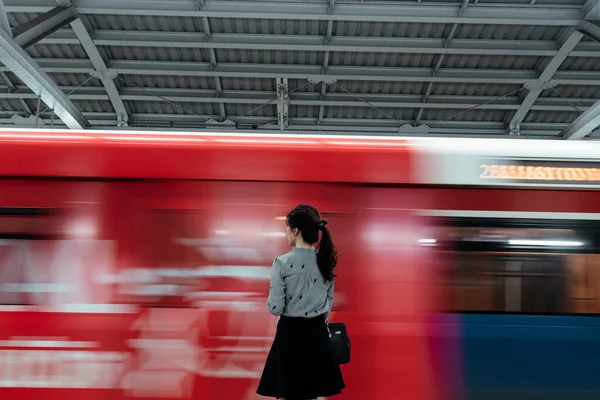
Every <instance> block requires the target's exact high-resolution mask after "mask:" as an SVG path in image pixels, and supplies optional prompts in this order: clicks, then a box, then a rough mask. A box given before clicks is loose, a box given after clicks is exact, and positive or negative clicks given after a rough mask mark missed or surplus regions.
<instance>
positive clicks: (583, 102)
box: [0, 86, 596, 112]
mask: <svg viewBox="0 0 600 400" xmlns="http://www.w3.org/2000/svg"><path fill="white" fill-rule="evenodd" d="M61 89H62V91H63V92H72V93H71V94H70V95H69V98H70V99H71V100H96V101H108V100H110V99H109V96H108V95H107V94H106V92H105V90H104V88H102V87H84V88H79V89H77V87H73V86H63V87H61ZM75 89H77V90H75ZM120 93H121V98H122V99H123V100H124V101H144V102H146V101H155V102H160V101H164V100H165V99H166V100H168V101H172V102H180V103H208V104H210V103H214V104H222V105H224V104H252V105H260V104H265V102H268V101H269V100H272V99H274V97H276V96H277V93H276V92H273V91H267V90H264V91H255V90H224V91H221V92H220V93H219V92H218V91H216V90H211V89H172V88H149V87H146V88H134V87H124V88H122V89H121V90H120ZM158 96H160V97H158ZM356 96H359V97H360V98H361V99H363V100H365V101H368V102H369V103H371V104H373V105H375V106H376V107H382V108H420V107H424V108H425V109H448V110H456V109H467V108H471V107H474V106H476V105H480V106H479V107H478V108H479V109H481V110H516V109H517V108H518V107H519V105H520V101H519V98H518V97H516V96H512V97H506V98H503V99H497V101H494V102H492V100H494V99H496V98H495V97H493V96H454V95H451V96H446V95H431V96H429V102H428V103H427V104H422V103H421V97H422V96H421V95H419V94H414V95H407V94H370V93H356V95H354V94H348V93H335V92H330V93H328V94H326V95H325V96H321V94H320V93H318V92H294V93H293V94H292V95H291V103H292V104H293V105H303V106H318V107H325V106H327V107H365V103H364V102H361V101H358V100H357V99H356ZM36 98H37V96H36V95H35V94H34V93H32V92H31V91H29V90H28V89H27V88H26V87H22V86H17V87H14V88H13V91H12V92H10V93H9V92H6V93H3V92H0V99H28V100H34V99H36ZM595 101H596V100H595V99H581V98H568V99H564V100H563V99H562V98H559V97H550V98H541V99H540V100H539V101H538V102H537V103H536V104H535V105H534V108H533V109H534V110H536V111H566V112H568V111H573V106H577V107H582V108H584V107H589V106H591V105H593V104H594V102H595ZM276 102H277V101H276V100H273V101H272V104H276Z"/></svg>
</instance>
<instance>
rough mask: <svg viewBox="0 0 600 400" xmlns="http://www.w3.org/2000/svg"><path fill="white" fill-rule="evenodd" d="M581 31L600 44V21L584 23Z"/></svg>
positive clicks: (580, 28)
mask: <svg viewBox="0 0 600 400" xmlns="http://www.w3.org/2000/svg"><path fill="white" fill-rule="evenodd" d="M579 31H580V32H582V33H583V34H585V35H586V36H587V37H589V38H590V39H593V40H595V41H596V42H598V43H600V21H583V22H582V23H581V26H580V27H579Z"/></svg>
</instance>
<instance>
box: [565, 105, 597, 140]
mask: <svg viewBox="0 0 600 400" xmlns="http://www.w3.org/2000/svg"><path fill="white" fill-rule="evenodd" d="M599 126H600V101H598V102H597V103H595V104H594V105H592V106H591V107H590V108H588V109H587V110H586V111H585V112H584V113H583V114H581V115H580V116H579V117H577V119H576V120H575V121H573V122H572V123H571V124H570V125H569V127H568V128H567V129H565V130H564V131H563V132H562V134H561V136H562V137H563V138H564V139H566V140H581V139H583V138H585V137H586V136H587V135H589V134H590V133H591V132H592V131H594V129H596V128H598V127H599Z"/></svg>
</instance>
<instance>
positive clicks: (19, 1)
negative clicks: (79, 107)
mask: <svg viewBox="0 0 600 400" xmlns="http://www.w3.org/2000/svg"><path fill="white" fill-rule="evenodd" d="M5 1H6V6H7V9H8V11H9V12H45V11H47V10H48V8H49V5H51V4H52V3H53V1H52V0H5ZM328 7H329V4H328V3H320V2H298V1H296V0H288V1H285V0H280V1H230V0H212V1H210V2H209V3H207V4H206V5H205V6H203V7H199V6H198V1H197V0H169V1H163V0H103V1H101V2H99V1H97V0H78V1H77V3H76V10H77V12H78V13H79V14H80V15H81V14H110V15H148V16H181V17H208V18H211V17H215V18H244V19H277V20H313V21H314V20H320V21H328V20H333V21H366V22H394V23H401V22H406V23H438V24H454V23H460V24H478V25H479V24H482V25H488V24H489V25H492V24H495V25H538V26H549V25H554V26H577V25H578V24H579V23H580V22H581V15H580V10H579V8H578V7H572V6H561V7H555V8H542V7H519V6H506V5H502V6H493V5H492V6H490V5H488V6H484V5H481V4H477V5H476V6H474V7H470V8H469V10H468V11H467V12H465V14H464V15H463V16H462V17H458V12H457V11H458V9H459V7H460V6H456V7H453V6H445V7H440V6H438V5H436V4H432V5H424V4H407V3H405V2H378V3H375V2H374V3H369V2H348V3H339V4H337V5H336V7H335V9H334V10H333V11H332V12H331V13H328V12H327V11H328Z"/></svg>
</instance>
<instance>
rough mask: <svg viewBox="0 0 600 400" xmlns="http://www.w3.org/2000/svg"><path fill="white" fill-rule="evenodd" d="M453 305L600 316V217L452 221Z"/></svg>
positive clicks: (446, 237) (447, 250)
mask: <svg viewBox="0 0 600 400" xmlns="http://www.w3.org/2000/svg"><path fill="white" fill-rule="evenodd" d="M443 225H444V227H443V228H442V229H441V232H440V240H439V243H440V246H441V247H440V248H441V251H443V253H444V259H445V260H446V274H445V275H446V281H445V282H446V283H445V285H444V286H445V287H446V288H447V289H448V292H447V293H449V297H450V298H449V299H448V301H447V302H446V304H447V306H446V311H451V312H493V313H528V314H571V313H577V314H580V313H586V314H600V256H599V254H600V246H599V244H600V243H598V241H599V238H600V223H597V224H595V223H590V222H579V221H544V222H541V221H518V222H517V221H501V220H483V219H477V220H475V219H453V220H451V221H450V220H449V221H445V223H444V224H443Z"/></svg>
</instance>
